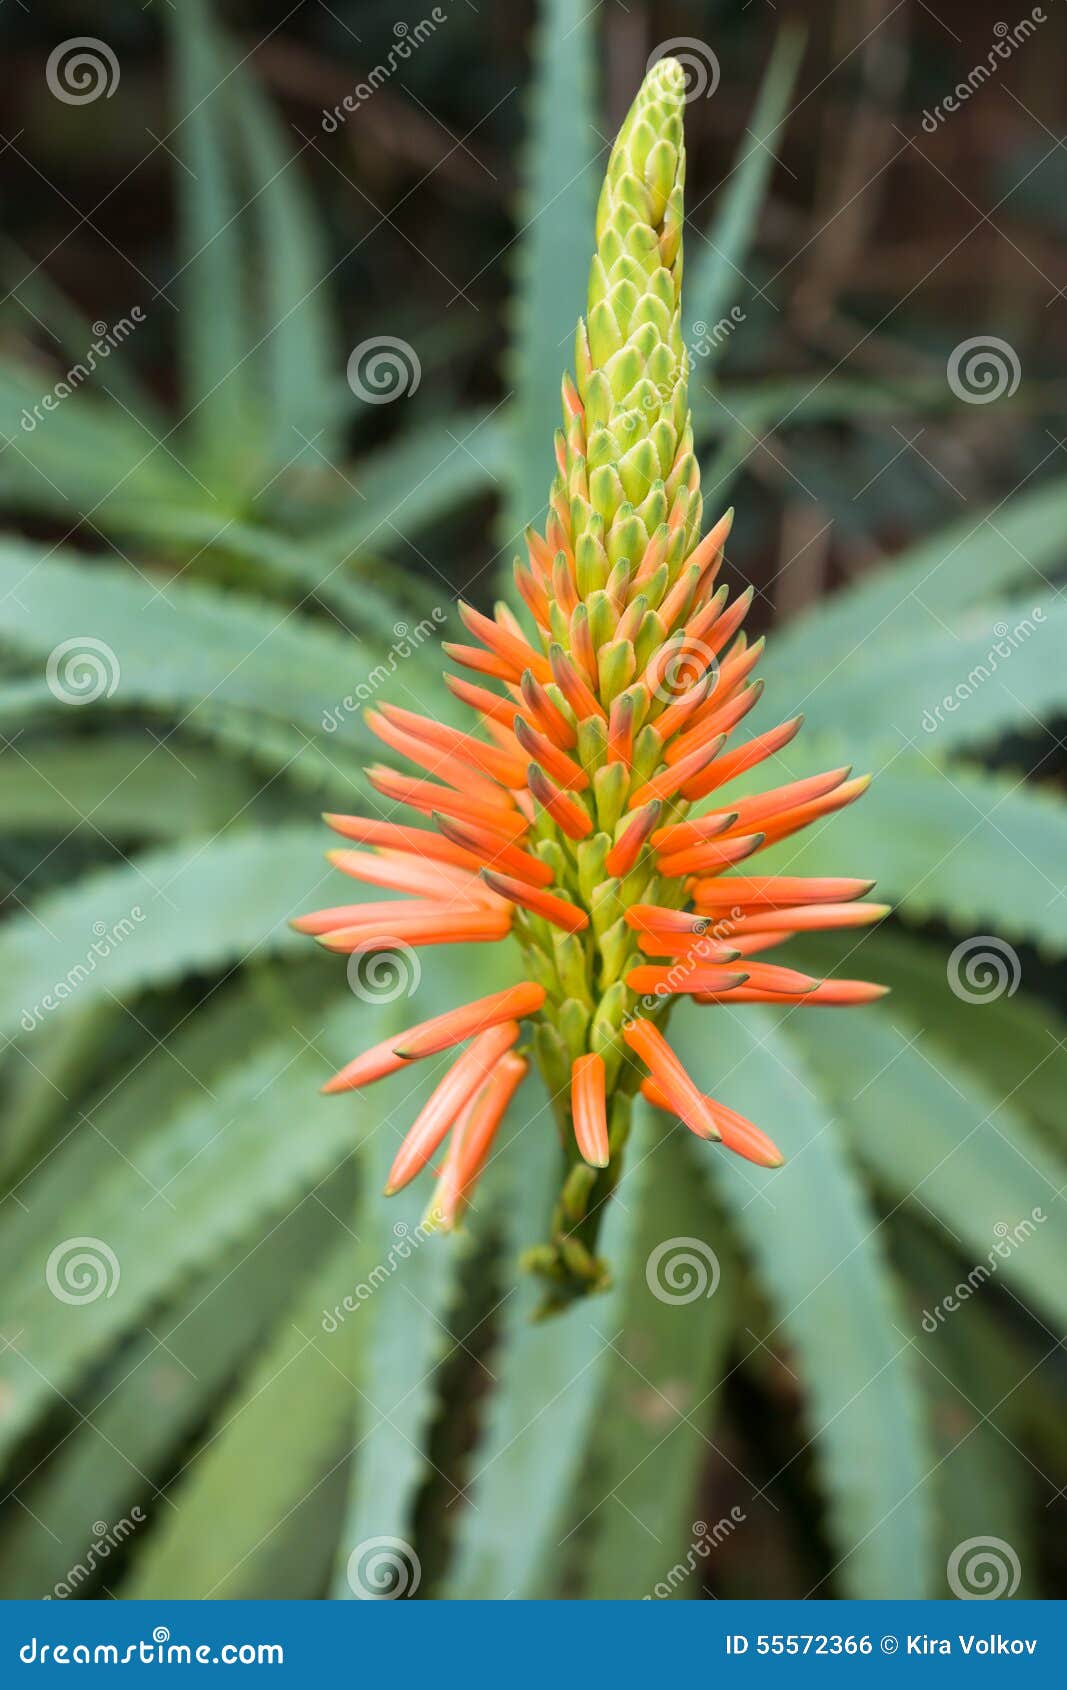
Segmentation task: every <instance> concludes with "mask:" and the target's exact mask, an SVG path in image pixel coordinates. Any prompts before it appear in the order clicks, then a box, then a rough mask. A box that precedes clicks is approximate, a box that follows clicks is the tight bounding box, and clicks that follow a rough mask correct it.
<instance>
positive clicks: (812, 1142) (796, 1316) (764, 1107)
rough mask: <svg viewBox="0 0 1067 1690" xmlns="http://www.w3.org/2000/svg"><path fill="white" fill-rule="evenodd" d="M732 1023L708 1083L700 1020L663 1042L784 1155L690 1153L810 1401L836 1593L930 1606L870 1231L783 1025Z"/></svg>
mask: <svg viewBox="0 0 1067 1690" xmlns="http://www.w3.org/2000/svg"><path fill="white" fill-rule="evenodd" d="M811 1013H814V1012H811ZM734 1023H735V1024H734V1026H733V1027H732V1028H731V1030H730V1033H729V1051H728V1054H727V1055H726V1057H725V1060H724V1061H720V1063H719V1065H718V1069H719V1071H718V1073H715V1072H712V1071H710V1070H709V1065H708V1056H709V1051H708V1045H707V1039H706V1035H705V1034H702V1033H701V1032H700V1031H699V1030H698V1015H697V1014H696V1013H692V1012H691V1013H689V1014H687V1015H685V1016H684V1017H680V1018H679V1020H678V1022H677V1023H673V1022H672V1042H673V1043H675V1044H676V1047H677V1048H678V1050H679V1052H680V1053H682V1054H683V1057H684V1059H685V1060H686V1063H687V1067H688V1068H689V1071H690V1072H691V1073H692V1074H693V1076H694V1078H695V1079H696V1080H697V1083H698V1084H700V1085H701V1086H702V1087H703V1088H704V1089H706V1090H707V1091H709V1092H711V1093H712V1094H713V1095H715V1096H719V1097H721V1098H722V1100H723V1102H725V1103H728V1104H730V1105H731V1107H735V1108H738V1109H740V1110H741V1111H742V1112H743V1113H744V1114H745V1115H747V1116H749V1117H750V1118H751V1119H752V1120H754V1121H757V1122H758V1123H759V1124H760V1125H761V1126H762V1127H764V1128H765V1129H766V1130H767V1131H768V1132H770V1133H771V1134H772V1136H773V1137H774V1138H775V1139H776V1141H777V1142H778V1143H779V1144H780V1145H781V1148H782V1150H783V1153H784V1154H785V1155H786V1157H787V1161H786V1164H785V1166H784V1167H783V1168H781V1169H778V1170H776V1171H775V1172H773V1173H772V1174H768V1173H766V1172H761V1170H759V1169H753V1168H750V1167H748V1166H747V1165H744V1164H741V1163H740V1162H739V1161H738V1160H737V1159H736V1158H733V1157H728V1156H727V1155H726V1154H724V1153H723V1152H721V1151H716V1150H714V1149H712V1148H711V1147H709V1146H700V1147H699V1160H700V1162H701V1165H702V1167H703V1168H704V1170H705V1172H706V1175H707V1177H708V1178H709V1179H710V1180H712V1181H713V1182H714V1188H715V1190H716V1191H717V1192H718V1193H720V1194H721V1196H722V1199H723V1201H724V1202H725V1203H726V1204H727V1206H728V1210H729V1212H730V1214H731V1215H732V1218H733V1223H734V1226H735V1228H736V1230H737V1234H738V1237H739V1238H740V1240H741V1241H742V1243H743V1245H744V1248H745V1251H746V1253H747V1254H748V1255H749V1256H750V1257H751V1259H752V1263H753V1266H754V1269H755V1272H756V1274H757V1277H758V1278H759V1280H760V1281H762V1283H763V1285H764V1287H765V1289H766V1292H767V1294H768V1296H769V1297H770V1299H771V1301H772V1303H773V1305H774V1309H775V1312H776V1314H777V1317H778V1325H777V1328H776V1330H777V1333H778V1335H779V1336H780V1339H781V1341H782V1342H783V1343H784V1344H785V1345H787V1346H788V1353H789V1357H790V1363H791V1365H792V1367H793V1369H794V1370H795V1371H796V1372H797V1373H799V1375H800V1377H801V1379H802V1381H803V1384H804V1387H805V1391H806V1405H807V1406H806V1410H805V1414H806V1419H807V1423H808V1426H809V1428H810V1432H811V1439H812V1445H811V1447H812V1453H813V1456H814V1459H815V1463H816V1466H817V1468H818V1471H819V1474H820V1478H821V1485H822V1490H823V1492H824V1495H825V1498H826V1508H827V1518H828V1526H829V1530H830V1535H831V1538H832V1540H833V1544H834V1548H835V1551H836V1556H837V1559H836V1561H835V1565H834V1568H833V1572H832V1575H831V1581H832V1586H833V1588H835V1589H836V1588H839V1589H840V1590H841V1592H842V1593H843V1594H845V1595H847V1596H852V1597H867V1598H870V1597H902V1596H909V1597H914V1596H923V1595H929V1594H930V1591H931V1583H932V1567H931V1541H932V1521H931V1517H930V1500H929V1491H928V1488H927V1486H926V1477H927V1473H928V1470H929V1467H930V1459H929V1451H928V1447H927V1441H926V1435H925V1430H924V1425H923V1411H922V1403H921V1400H920V1396H919V1390H918V1386H917V1382H916V1377H915V1367H914V1358H913V1357H912V1356H911V1354H910V1347H909V1344H908V1341H907V1338H906V1336H902V1335H901V1327H902V1324H903V1316H902V1312H901V1309H900V1305H899V1301H898V1297H897V1292H896V1289H895V1286H894V1282H893V1279H892V1275H891V1273H890V1271H889V1268H888V1266H887V1263H886V1261H885V1257H884V1254H883V1247H882V1242H881V1240H880V1239H879V1237H878V1231H879V1221H878V1218H877V1216H876V1214H875V1213H874V1212H873V1210H872V1209H871V1207H870V1204H869V1202H868V1200H867V1198H866V1195H865V1193H864V1192H863V1189H862V1187H861V1185H860V1183H859V1181H858V1179H857V1177H856V1175H855V1173H854V1171H853V1169H852V1167H851V1165H850V1163H849V1161H848V1159H847V1157H846V1154H845V1150H844V1146H843V1143H842V1135H841V1133H840V1130H839V1128H838V1126H837V1123H836V1120H835V1115H834V1107H833V1105H832V1104H831V1103H830V1102H829V1101H828V1099H827V1097H826V1094H825V1092H824V1091H823V1090H821V1089H820V1088H819V1085H818V1081H817V1079H816V1077H815V1075H813V1073H812V1071H811V1069H810V1067H809V1066H808V1064H807V1063H806V1061H805V1053H804V1049H803V1047H802V1046H800V1045H799V1044H798V1042H797V1040H796V1038H795V1037H794V1035H793V1030H792V1026H791V1024H786V1023H784V1022H782V1021H780V1020H779V1019H777V1018H776V1017H775V1016H774V1015H773V1014H771V1013H766V1012H761V1011H759V1010H757V1009H755V1008H754V1006H751V1005H749V1006H746V1013H745V1014H744V1015H743V1016H742V1015H740V1014H739V1015H737V1016H736V1017H734ZM768 1203H769V1204H770V1205H772V1206H773V1208H772V1212H771V1213H770V1214H768V1212H767V1204H768ZM776 1214H788V1216H789V1224H788V1225H787V1226H784V1225H779V1224H777V1223H776V1221H775V1215H776Z"/></svg>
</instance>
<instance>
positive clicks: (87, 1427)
mask: <svg viewBox="0 0 1067 1690" xmlns="http://www.w3.org/2000/svg"><path fill="white" fill-rule="evenodd" d="M334 1183H335V1184H336V1182H334ZM342 1183H344V1182H342ZM347 1184H348V1187H349V1190H348V1197H349V1198H350V1197H351V1180H349V1181H348V1182H347ZM325 1195H326V1194H325V1193H324V1196H325ZM344 1198H345V1193H343V1192H341V1191H337V1192H335V1191H333V1190H332V1188H331V1190H330V1194H329V1196H328V1197H327V1198H326V1200H327V1201H328V1202H337V1201H339V1200H340V1201H344ZM322 1214H323V1211H322V1209H321V1208H320V1207H319V1205H318V1204H317V1203H315V1202H309V1203H306V1204H303V1205H301V1207H300V1208H298V1209H296V1210H295V1211H294V1212H293V1213H292V1214H291V1215H289V1216H287V1217H286V1219H285V1220H283V1221H282V1222H281V1223H280V1224H279V1225H278V1226H277V1227H276V1228H275V1229H274V1231H273V1232H272V1233H271V1235H270V1238H269V1240H268V1241H266V1242H265V1244H264V1245H263V1246H262V1247H261V1248H258V1249H252V1250H249V1249H248V1248H247V1246H246V1245H245V1244H242V1245H240V1246H239V1247H238V1249H237V1251H236V1252H234V1253H233V1254H232V1255H230V1256H223V1257H222V1258H221V1259H220V1260H219V1262H218V1264H217V1266H216V1267H215V1268H213V1269H212V1270H211V1271H210V1272H208V1273H205V1274H201V1275H198V1276H197V1277H196V1278H195V1279H193V1280H192V1281H191V1283H190V1285H189V1286H188V1288H187V1289H186V1290H185V1292H184V1294H183V1296H182V1297H180V1298H179V1299H177V1300H176V1301H174V1302H171V1303H170V1304H168V1305H167V1306H166V1307H164V1308H162V1309H160V1310H159V1312H158V1313H157V1315H156V1316H155V1318H154V1319H153V1322H152V1331H151V1332H147V1331H146V1332H145V1333H144V1335H143V1337H137V1338H135V1339H133V1340H132V1342H131V1344H130V1346H129V1347H128V1348H124V1349H123V1350H122V1351H121V1352H120V1353H119V1354H118V1355H117V1356H116V1358H115V1360H114V1361H113V1362H112V1364H111V1365H110V1367H108V1368H107V1369H105V1371H104V1373H103V1375H102V1376H101V1378H100V1379H99V1380H98V1381H95V1382H94V1386H93V1389H92V1392H91V1394H90V1396H89V1398H88V1399H86V1398H82V1402H81V1407H82V1410H83V1411H84V1413H85V1418H84V1420H82V1421H81V1422H79V1424H78V1425H77V1426H76V1427H74V1428H73V1429H72V1430H71V1432H70V1434H69V1435H68V1436H67V1437H65V1438H64V1440H63V1442H62V1443H61V1444H60V1445H59V1446H58V1448H57V1449H56V1450H55V1451H54V1453H53V1455H52V1459H51V1460H50V1461H49V1462H48V1463H47V1464H46V1465H45V1466H44V1467H43V1468H41V1469H39V1470H38V1471H37V1472H35V1473H34V1474H33V1476H32V1477H31V1478H30V1479H29V1481H27V1482H26V1483H25V1484H24V1485H23V1486H21V1487H20V1488H19V1491H18V1492H17V1493H16V1494H17V1495H18V1496H19V1499H20V1501H22V1502H23V1504H24V1506H23V1509H22V1510H21V1511H20V1512H18V1513H16V1514H15V1515H13V1517H12V1519H11V1520H10V1522H9V1524H8V1527H7V1530H6V1532H5V1535H4V1537H3V1539H2V1540H0V1582H2V1583H3V1586H4V1589H5V1590H6V1591H7V1592H8V1595H9V1596H12V1597H14V1596H23V1597H38V1598H40V1597H41V1596H42V1595H44V1594H45V1593H47V1592H48V1591H49V1589H50V1588H51V1589H52V1590H53V1594H56V1595H59V1596H64V1595H68V1594H69V1595H75V1596H85V1595H87V1594H89V1584H90V1577H91V1575H92V1574H93V1573H95V1574H96V1575H97V1578H96V1580H93V1581H92V1582H97V1581H99V1580H102V1582H103V1583H104V1585H105V1586H107V1585H108V1584H109V1583H110V1582H111V1581H113V1579H114V1576H115V1575H114V1567H115V1562H116V1560H117V1557H116V1556H115V1555H113V1553H112V1543H113V1541H115V1540H116V1539H117V1541H118V1542H119V1543H127V1542H128V1543H130V1546H131V1549H132V1550H136V1548H137V1539H138V1537H139V1533H140V1530H141V1529H142V1528H143V1529H145V1530H151V1529H153V1528H154V1527H155V1526H156V1525H157V1524H159V1523H160V1522H165V1521H166V1520H167V1519H168V1518H169V1517H170V1516H171V1514H172V1513H173V1510H174V1508H175V1504H174V1503H173V1502H172V1501H170V1500H169V1499H168V1497H167V1496H166V1494H165V1493H164V1494H161V1495H160V1494H157V1493H156V1488H155V1483H154V1480H153V1478H152V1475H153V1474H159V1473H161V1472H163V1471H165V1470H166V1466H167V1464H168V1463H170V1462H174V1452H175V1451H176V1450H180V1449H181V1447H182V1445H183V1443H184V1442H185V1440H186V1439H187V1438H188V1437H189V1436H190V1435H191V1434H192V1433H194V1432H197V1431H198V1430H199V1427H200V1425H201V1424H202V1422H203V1419H204V1417H205V1415H206V1414H207V1413H209V1412H210V1409H211V1406H212V1404H213V1403H214V1402H215V1401H216V1400H217V1397H218V1395H219V1393H220V1392H222V1391H224V1390H225V1389H226V1388H227V1386H228V1385H229V1383H230V1381H231V1380H232V1378H233V1375H234V1373H235V1372H236V1370H237V1369H239V1368H240V1367H241V1366H242V1365H243V1364H244V1361H245V1358H246V1356H247V1355H248V1354H249V1352H250V1351H252V1350H253V1349H254V1348H255V1347H256V1346H257V1344H259V1343H260V1342H261V1340H262V1337H263V1331H264V1327H265V1326H266V1325H268V1324H269V1322H270V1321H271V1320H272V1319H274V1318H277V1316H278V1315H279V1314H280V1312H281V1308H282V1306H283V1304H284V1302H285V1301H286V1300H287V1299H288V1298H289V1297H290V1296H291V1294H292V1287H293V1285H294V1283H296V1282H297V1281H299V1279H300V1277H301V1275H302V1274H304V1273H306V1272H307V1270H308V1268H309V1266H313V1265H314V1264H315V1263H316V1261H317V1259H318V1257H319V1256H320V1255H321V1246H322V1237H321V1234H322ZM175 1465H176V1463H175ZM226 1494H227V1495H228V1494H229V1484H228V1482H227V1485H226ZM87 1522H99V1523H100V1525H99V1529H98V1528H97V1526H96V1524H95V1523H94V1524H92V1525H91V1526H90V1527H89V1529H87ZM105 1527H106V1528H107V1530H106V1531H105V1530H104V1529H103V1528H105ZM163 1529H164V1530H165V1529H166V1527H165V1525H164V1527H163ZM102 1543H103V1544H105V1545H106V1547H104V1548H103V1549H101V1544H102Z"/></svg>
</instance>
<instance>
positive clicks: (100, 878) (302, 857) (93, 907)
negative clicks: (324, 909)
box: [0, 828, 334, 1039]
mask: <svg viewBox="0 0 1067 1690" xmlns="http://www.w3.org/2000/svg"><path fill="white" fill-rule="evenodd" d="M322 846H323V837H322V834H321V832H316V831H315V830H313V829H311V828H288V829H279V830H278V831H277V832H275V833H272V834H269V835H266V836H258V835H254V834H252V835H240V834H233V835H232V836H230V837H226V838H222V839H216V840H211V839H207V840H199V841H195V842H192V841H190V842H188V843H185V844H182V845H178V846H174V847H172V848H170V849H167V850H157V851H150V852H146V853H145V854H144V855H143V856H142V857H140V858H138V859H137V860H136V861H133V862H130V863H122V864H120V865H119V866H118V867H115V868H107V869H101V870H98V871H96V872H95V873H92V874H90V875H87V876H86V877H85V878H84V879H83V880H81V881H77V882H75V883H74V884H73V885H72V886H70V887H66V888H64V889H63V890H62V891H59V892H54V893H50V894H49V895H48V896H47V897H45V898H42V899H41V900H40V902H39V903H38V905H37V906H36V908H35V910H34V912H33V913H32V914H29V913H27V914H22V915H18V916H16V917H14V918H13V919H12V920H10V921H8V922H6V923H5V924H4V927H3V930H2V932H0V979H2V982H3V984H2V987H0V1026H5V1027H8V1028H11V1029H14V1028H15V1027H18V1026H21V1027H22V1028H23V1030H24V1031H25V1032H26V1033H27V1034H28V1035H31V1036H32V1035H34V1034H36V1036H37V1038H38V1039H44V1038H47V1036H48V1035H47V1033H46V1032H45V1031H44V1029H45V1028H46V1027H47V1026H48V1025H49V1023H50V1021H51V1018H52V1016H53V1015H55V1014H59V1013H61V1012H62V1009H63V1007H64V1005H66V1004H68V1003H72V1002H76V1003H77V1004H78V1005H79V1007H82V1008H85V1007H87V1006H88V1005H89V1004H91V1003H93V1002H96V1001H99V999H100V998H102V997H105V996H110V997H113V998H121V997H125V996H127V995H128V994H130V993H132V992H134V991H139V990H142V989H143V988H145V987H147V986H165V985H169V984H170V983H171V982H173V981H175V980H178V979H180V978H181V977H182V975H184V974H187V973H192V972H195V971H204V972H209V971H210V970H212V969H218V968H225V967H227V966H230V965H232V964H234V963H237V962H243V961H247V960H248V959H250V958H251V957H253V956H257V955H258V956H265V955H268V954H270V953H272V952H274V951H277V950H282V949H286V948H290V949H291V948H293V947H294V945H295V944H296V943H297V940H296V935H295V934H293V933H290V932H289V931H288V929H287V928H286V926H285V923H286V921H287V919H288V917H289V916H291V915H295V914H297V913H298V911H300V910H301V909H307V908H314V907H315V904H316V900H318V901H319V902H321V901H322V900H323V898H324V897H326V898H328V897H329V896H331V895H332V891H333V885H332V883H333V881H334V872H333V871H332V870H331V869H329V868H328V867H324V866H323V864H322V860H321V855H320V853H321V850H322ZM327 888H329V890H327ZM304 943H305V944H306V943H307V941H304Z"/></svg>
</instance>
